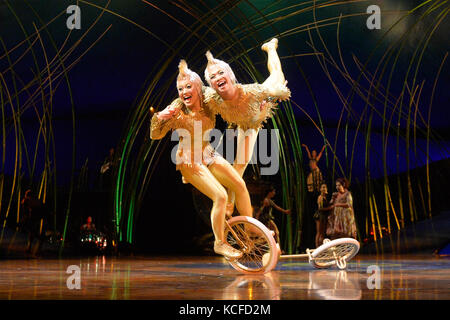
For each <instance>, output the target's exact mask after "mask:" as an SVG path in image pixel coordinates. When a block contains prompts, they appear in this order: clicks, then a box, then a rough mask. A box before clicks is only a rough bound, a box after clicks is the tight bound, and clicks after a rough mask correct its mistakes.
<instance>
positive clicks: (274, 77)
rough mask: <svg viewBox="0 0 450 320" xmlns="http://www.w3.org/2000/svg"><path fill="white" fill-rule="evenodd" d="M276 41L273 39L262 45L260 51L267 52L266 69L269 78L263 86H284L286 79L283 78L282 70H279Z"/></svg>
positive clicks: (279, 62)
mask: <svg viewBox="0 0 450 320" xmlns="http://www.w3.org/2000/svg"><path fill="white" fill-rule="evenodd" d="M277 48H278V40H277V38H273V39H272V40H270V41H269V42H266V43H265V44H263V45H262V47H261V50H263V51H266V52H267V69H269V73H270V75H269V77H268V78H267V79H266V81H264V83H263V84H264V85H267V86H273V85H284V84H285V82H286V79H285V78H284V74H283V69H282V68H281V61H280V58H279V57H278V53H277Z"/></svg>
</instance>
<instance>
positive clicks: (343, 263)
mask: <svg viewBox="0 0 450 320" xmlns="http://www.w3.org/2000/svg"><path fill="white" fill-rule="evenodd" d="M358 251H359V242H358V241H357V240H355V239H353V238H340V239H336V240H332V241H330V240H329V239H325V240H324V241H323V244H322V245H320V246H319V247H317V248H316V249H306V254H291V255H282V256H280V258H308V260H309V263H310V264H311V265H312V266H314V267H316V268H319V269H324V268H330V267H332V266H334V265H336V266H337V267H338V268H339V269H341V270H343V269H345V268H347V261H350V260H351V259H352V258H353V257H354V256H355V255H356V254H357V253H358Z"/></svg>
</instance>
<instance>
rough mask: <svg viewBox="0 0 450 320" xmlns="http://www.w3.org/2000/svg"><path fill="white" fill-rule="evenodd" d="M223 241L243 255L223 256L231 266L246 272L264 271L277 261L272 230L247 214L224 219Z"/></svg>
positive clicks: (270, 268)
mask: <svg viewBox="0 0 450 320" xmlns="http://www.w3.org/2000/svg"><path fill="white" fill-rule="evenodd" d="M224 239H225V241H226V242H227V243H228V244H229V245H230V246H232V247H233V248H235V249H237V250H240V251H241V252H242V253H243V255H242V257H240V258H238V259H229V258H225V259H226V260H227V261H228V262H229V263H230V264H231V266H232V267H233V268H234V269H236V270H238V271H240V272H242V273H246V274H256V273H266V272H269V271H271V270H272V269H273V268H275V266H276V265H277V262H278V256H279V254H278V252H279V251H278V248H277V245H276V242H275V239H274V237H273V234H272V232H271V231H270V230H269V229H268V228H267V227H266V226H265V225H264V224H262V223H261V222H259V221H258V220H256V219H254V218H250V217H247V216H237V217H233V218H231V219H229V220H228V221H227V220H225V237H224Z"/></svg>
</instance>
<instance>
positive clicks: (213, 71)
mask: <svg viewBox="0 0 450 320" xmlns="http://www.w3.org/2000/svg"><path fill="white" fill-rule="evenodd" d="M208 72H209V81H210V83H211V87H212V88H213V89H214V90H216V91H217V93H218V94H220V95H221V96H222V98H224V99H226V98H227V96H229V95H230V94H231V93H234V85H233V82H232V81H231V78H230V75H229V74H228V72H226V71H225V70H224V69H223V68H222V67H221V66H220V65H217V64H214V65H211V66H209V67H208Z"/></svg>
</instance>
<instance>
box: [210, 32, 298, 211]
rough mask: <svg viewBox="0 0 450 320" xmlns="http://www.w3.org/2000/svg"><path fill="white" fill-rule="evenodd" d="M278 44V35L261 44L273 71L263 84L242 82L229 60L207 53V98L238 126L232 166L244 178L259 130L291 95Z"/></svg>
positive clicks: (214, 107)
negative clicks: (240, 82) (277, 106)
mask: <svg viewBox="0 0 450 320" xmlns="http://www.w3.org/2000/svg"><path fill="white" fill-rule="evenodd" d="M277 47H278V40H277V39H276V38H274V39H272V40H271V41H269V42H267V43H265V44H264V45H263V46H262V47H261V49H262V50H263V51H266V52H267V54H268V60H267V67H268V69H269V72H270V76H269V77H268V78H267V79H266V81H264V83H262V84H258V83H254V84H244V85H243V84H239V83H238V82H237V80H236V76H235V75H234V73H233V70H231V67H230V66H229V65H228V64H227V63H226V62H224V61H222V60H218V59H215V58H214V57H213V55H212V54H211V52H209V51H208V52H207V53H206V57H207V59H208V64H207V66H206V69H205V79H206V81H207V82H208V84H209V86H210V87H209V88H207V89H206V90H205V93H204V95H205V100H204V101H205V104H207V105H208V107H209V109H210V110H212V111H213V112H216V113H219V114H220V115H221V116H222V118H223V119H224V120H225V121H227V122H228V123H229V124H236V125H237V126H238V142H237V152H236V159H235V161H234V163H233V167H234V168H235V169H236V170H237V171H238V172H239V174H240V176H241V177H242V176H243V175H244V171H245V168H246V167H247V165H248V163H249V161H250V159H251V156H252V154H253V148H254V145H255V142H256V138H257V136H258V131H259V129H260V128H261V127H262V126H263V123H264V122H266V121H267V119H268V118H270V117H272V115H273V109H274V108H275V107H276V105H277V103H276V102H277V100H287V99H289V97H290V91H289V89H288V88H287V87H286V80H285V78H284V74H283V71H282V69H281V62H280V59H279V57H278V54H277ZM230 191H232V190H228V194H229V198H230V199H229V201H231V202H232V198H233V196H232V193H231V192H230ZM229 209H230V208H228V210H229Z"/></svg>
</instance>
